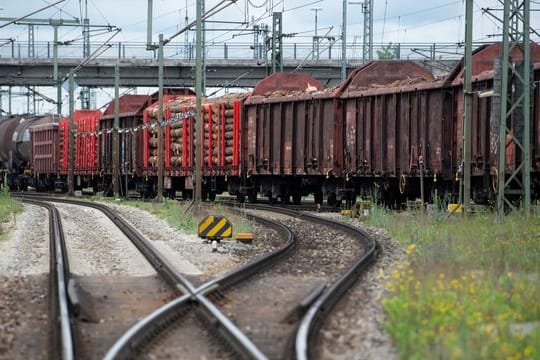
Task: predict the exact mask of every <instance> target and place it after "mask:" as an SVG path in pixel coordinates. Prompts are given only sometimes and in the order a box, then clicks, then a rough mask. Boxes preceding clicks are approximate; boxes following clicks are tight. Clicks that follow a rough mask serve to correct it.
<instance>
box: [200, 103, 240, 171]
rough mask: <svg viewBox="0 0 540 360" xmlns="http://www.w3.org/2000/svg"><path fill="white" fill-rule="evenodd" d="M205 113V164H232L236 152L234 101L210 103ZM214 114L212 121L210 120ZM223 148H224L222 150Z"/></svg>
mask: <svg viewBox="0 0 540 360" xmlns="http://www.w3.org/2000/svg"><path fill="white" fill-rule="evenodd" d="M221 100H222V99H221ZM203 114H204V127H203V128H204V143H203V144H204V152H203V161H204V165H205V166H208V165H209V163H211V164H212V165H214V166H217V165H221V164H224V165H232V163H233V153H234V103H233V102H230V101H225V102H222V103H208V104H204V105H203ZM210 116H212V122H210ZM222 149H223V150H222Z"/></svg>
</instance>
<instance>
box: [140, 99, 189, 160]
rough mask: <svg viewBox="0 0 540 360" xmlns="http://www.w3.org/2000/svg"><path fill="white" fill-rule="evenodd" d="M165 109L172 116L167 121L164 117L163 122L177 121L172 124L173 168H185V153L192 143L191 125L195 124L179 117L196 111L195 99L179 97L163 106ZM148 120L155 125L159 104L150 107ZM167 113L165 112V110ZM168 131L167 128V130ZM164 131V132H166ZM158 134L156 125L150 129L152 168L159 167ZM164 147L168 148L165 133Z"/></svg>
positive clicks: (149, 156) (149, 155)
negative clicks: (186, 112) (184, 113)
mask: <svg viewBox="0 0 540 360" xmlns="http://www.w3.org/2000/svg"><path fill="white" fill-rule="evenodd" d="M163 108H164V109H168V111H170V113H171V116H170V119H166V118H165V116H164V117H163V120H165V121H167V120H171V119H174V120H175V121H174V122H172V123H171V124H170V132H171V166H173V167H181V166H184V165H183V163H182V161H183V152H184V150H185V149H188V148H189V147H188V146H189V141H190V137H189V134H190V131H191V129H190V128H191V124H193V119H192V118H184V117H183V116H179V115H180V113H182V112H184V111H185V110H187V111H193V112H194V111H195V98H194V97H192V96H188V97H186V96H178V97H177V98H175V99H174V100H170V101H168V102H167V103H165V104H164V106H163ZM147 110H148V118H149V120H150V124H155V123H156V122H157V119H158V111H159V105H158V104H157V103H155V104H153V105H152V106H150V107H149V108H148V109H147ZM164 113H165V110H164ZM184 122H185V124H186V126H187V128H186V133H187V134H188V136H187V137H186V141H187V142H186V144H185V146H184ZM165 129H166V128H165ZM165 129H164V131H165ZM158 132H159V127H158V125H157V124H156V126H155V127H151V128H150V129H149V134H150V139H149V141H148V143H149V144H148V145H149V149H150V150H149V154H148V163H149V164H150V165H151V166H152V167H157V166H158V151H159V150H158V145H159V140H158ZM163 139H164V141H163V146H166V142H165V132H164V135H163ZM185 166H189V164H186V165H185Z"/></svg>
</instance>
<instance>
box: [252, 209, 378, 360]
mask: <svg viewBox="0 0 540 360" xmlns="http://www.w3.org/2000/svg"><path fill="white" fill-rule="evenodd" d="M246 207H247V208H256V209H258V210H267V211H274V212H279V213H282V214H285V215H289V216H293V217H296V218H303V219H306V220H308V221H312V222H316V223H318V224H321V223H322V224H325V225H328V226H332V227H339V228H340V229H341V230H343V231H345V232H346V233H348V234H349V235H351V236H353V237H355V238H357V239H358V240H359V242H360V243H361V244H362V245H363V247H364V249H365V252H364V254H363V255H362V256H361V257H360V258H358V259H357V260H356V261H355V262H354V263H353V264H352V265H351V266H350V267H349V268H348V269H347V271H345V272H344V273H343V274H342V275H341V276H340V277H339V278H337V279H336V280H335V281H334V282H333V283H332V284H331V285H330V286H329V287H328V288H327V289H326V290H325V291H324V292H323V293H322V294H321V296H319V297H318V298H317V299H316V300H315V302H314V303H313V304H312V305H311V306H310V308H309V309H308V311H307V312H306V314H305V315H304V317H303V318H302V320H301V322H300V325H299V327H298V329H297V332H296V334H295V341H294V347H295V349H294V351H295V354H294V356H295V357H296V358H297V359H301V360H304V359H308V358H309V349H312V348H313V341H314V335H315V334H316V333H317V331H318V330H319V329H320V327H321V326H322V324H323V321H324V319H325V317H326V316H327V315H328V314H329V313H330V311H331V310H332V308H333V306H334V305H335V304H336V303H337V301H338V300H339V299H340V298H341V297H342V296H343V294H345V292H346V291H347V290H348V289H349V288H350V287H351V286H352V285H353V284H354V283H355V282H356V280H357V279H358V278H359V277H360V275H361V274H362V273H363V272H364V271H365V270H366V269H367V268H368V267H369V265H371V264H372V263H373V262H374V261H375V259H376V258H377V255H378V247H377V242H376V241H375V240H374V239H373V238H372V237H371V236H369V234H368V233H367V232H365V231H364V230H362V229H358V228H356V227H354V226H351V225H349V224H345V223H342V222H336V221H333V220H330V219H325V218H322V217H319V216H316V215H311V214H308V213H305V212H301V213H299V212H297V211H293V210H290V209H285V208H280V207H273V206H267V205H257V206H254V205H246Z"/></svg>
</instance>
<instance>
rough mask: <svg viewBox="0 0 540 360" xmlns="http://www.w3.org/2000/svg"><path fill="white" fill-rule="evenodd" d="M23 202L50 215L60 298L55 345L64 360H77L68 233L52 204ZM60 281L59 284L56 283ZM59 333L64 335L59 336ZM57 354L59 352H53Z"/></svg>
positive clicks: (55, 287) (54, 313)
mask: <svg viewBox="0 0 540 360" xmlns="http://www.w3.org/2000/svg"><path fill="white" fill-rule="evenodd" d="M23 202H25V203H27V204H32V205H36V206H41V207H44V208H46V209H47V211H48V212H49V239H50V240H49V241H50V248H51V256H50V257H51V260H50V269H49V271H50V273H51V274H50V276H52V277H53V278H54V279H53V280H52V282H53V284H52V288H53V289H52V290H53V291H54V294H52V296H51V297H52V298H54V299H56V302H57V304H56V306H54V305H52V306H51V312H52V314H51V318H50V321H52V322H54V323H55V328H54V330H53V333H52V339H51V340H52V344H53V345H54V346H58V347H60V348H61V349H62V350H61V358H62V359H63V360H72V359H74V357H75V348H74V343H73V331H72V328H71V322H70V315H71V312H70V306H69V299H68V294H67V285H68V281H69V261H68V257H67V252H66V245H65V240H64V231H63V229H62V222H61V219H60V214H59V212H58V209H57V208H56V207H55V206H54V205H51V204H48V203H45V202H43V201H40V200H30V199H24V200H23ZM54 280H56V281H54ZM58 334H60V336H59V337H58ZM51 350H52V351H57V350H56V349H51Z"/></svg>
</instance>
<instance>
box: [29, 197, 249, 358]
mask: <svg viewBox="0 0 540 360" xmlns="http://www.w3.org/2000/svg"><path fill="white" fill-rule="evenodd" d="M44 200H49V201H54V202H59V203H68V204H77V205H82V206H90V207H92V208H95V209H99V210H101V211H103V212H104V213H105V214H106V215H107V216H108V217H109V218H110V219H111V220H113V222H115V224H117V225H118V226H119V228H120V229H121V230H122V232H124V233H125V234H126V235H127V236H128V237H129V238H130V240H132V241H133V242H134V244H135V245H136V246H137V247H138V248H139V250H140V251H141V252H143V253H144V254H145V256H146V257H147V260H148V261H149V262H150V263H152V265H153V266H154V267H155V268H156V270H157V272H158V273H159V274H160V276H161V277H163V279H164V280H165V281H166V282H167V283H168V284H169V286H170V288H171V289H173V290H175V291H176V292H178V291H179V292H180V293H181V294H188V295H186V296H185V297H184V299H185V298H188V299H189V301H187V302H186V304H188V305H189V306H192V305H193V299H192V297H193V296H202V295H197V294H194V291H193V290H194V287H193V285H192V284H191V283H190V282H189V281H188V280H187V279H186V278H185V277H184V276H183V275H182V274H180V273H179V272H178V271H177V270H176V269H175V268H174V266H173V265H172V264H170V263H169V262H168V261H167V260H166V259H165V258H163V257H162V256H161V254H159V252H157V251H156V249H155V248H153V246H152V244H150V242H149V241H148V240H147V239H145V238H144V237H143V236H142V235H140V234H139V233H138V232H137V231H136V230H135V229H134V228H133V227H132V226H131V225H129V224H128V223H127V222H126V221H125V220H123V219H122V218H120V217H119V216H117V215H116V214H115V213H114V211H112V210H110V209H109V208H107V207H106V206H103V205H100V204H93V203H88V202H81V201H74V200H67V199H58V198H54V199H45V198H43V197H41V196H38V197H36V198H31V197H28V196H26V197H25V198H24V200H23V201H25V202H28V203H32V204H35V205H40V206H45V207H47V208H48V209H49V210H50V212H51V214H53V215H54V216H55V217H54V219H53V218H51V222H50V223H51V224H53V225H54V226H55V227H56V228H57V229H58V230H55V231H51V234H54V235H55V241H57V242H62V240H61V239H62V236H63V235H62V231H61V227H62V225H61V222H60V221H59V215H58V210H57V209H56V207H55V206H53V205H51V204H49V203H45V202H44ZM51 216H52V215H51ZM57 239H59V240H57ZM58 248H59V249H64V251H62V252H61V255H62V259H60V258H59V257H57V256H55V257H51V262H53V263H55V264H66V265H67V261H66V260H65V259H67V256H66V254H67V250H65V249H66V245H65V242H64V245H59V246H58V247H56V248H55V249H58ZM55 253H59V252H58V251H55ZM58 266H59V265H58ZM62 269H63V270H62V271H61V276H60V275H59V276H54V277H55V278H56V277H60V278H62V279H63V281H62V282H61V283H57V284H56V285H55V289H56V291H55V292H54V293H52V294H53V295H54V294H56V293H58V294H60V295H59V296H56V295H55V296H54V297H53V298H55V299H56V298H58V299H59V300H58V301H56V300H55V301H53V302H51V308H52V309H53V310H54V311H55V313H52V314H51V317H50V318H51V319H56V318H60V319H61V320H62V321H61V324H63V326H62V328H61V329H60V330H55V331H54V332H53V335H54V336H53V339H55V340H53V341H52V349H56V350H55V351H59V354H57V355H58V356H56V355H55V356H54V357H55V358H63V359H71V358H94V357H95V356H96V355H97V354H99V353H100V350H99V346H98V347H97V348H98V350H97V351H96V346H95V345H97V343H98V342H100V341H99V339H98V340H96V339H92V338H91V337H89V336H88V333H89V332H91V331H89V329H88V327H89V326H88V325H85V324H83V323H81V322H79V321H78V320H77V314H76V313H75V311H74V310H75V309H77V308H79V309H80V307H84V306H85V304H84V303H86V305H88V302H87V301H85V300H84V299H83V300H82V301H81V302H79V300H80V298H84V297H90V298H92V297H93V295H95V294H94V293H93V292H92V293H90V294H88V293H87V292H86V291H85V292H84V293H82V296H81V297H79V296H78V295H77V296H73V294H75V293H76V292H75V293H74V292H70V295H71V296H68V295H67V294H68V292H69V290H68V289H70V286H68V283H69V284H71V283H73V282H74V280H75V278H77V277H76V276H73V274H70V271H69V266H66V267H65V268H64V266H62ZM51 278H52V277H51ZM77 281H78V283H80V284H79V286H78V287H79V288H81V287H83V285H84V287H86V288H87V289H88V287H89V284H90V283H92V282H93V281H90V283H89V282H88V279H86V281H85V280H81V279H80V278H79V279H77ZM97 282H99V281H97ZM94 285H96V282H95V281H94ZM118 286H119V287H122V286H123V284H119V285H118ZM98 287H99V286H98ZM101 287H103V286H101ZM71 288H73V287H71ZM95 290H96V288H95V287H94V288H93V291H95ZM109 290H111V289H110V288H109ZM138 290H139V291H141V292H144V291H149V292H152V290H149V288H148V284H147V283H145V284H144V285H140V286H139V288H138ZM131 291H133V289H131ZM162 291H163V290H161V292H162ZM158 292H159V291H158ZM80 294H81V293H79V295H80ZM107 296H109V297H113V299H112V302H113V303H114V302H121V303H122V304H121V305H120V306H119V307H118V304H117V307H116V311H121V310H122V309H121V308H122V307H129V306H130V305H133V303H130V302H129V301H127V302H126V301H125V300H126V299H123V300H122V299H119V298H115V297H114V295H112V296H111V293H108V295H107ZM164 297H165V298H170V299H169V300H172V299H173V298H177V297H178V296H169V295H167V294H165V296H164ZM127 298H128V299H129V298H130V297H129V296H128V297H127ZM132 298H134V299H135V300H136V302H137V301H141V299H143V300H144V295H141V294H139V293H136V294H133V296H132ZM163 302H165V301H163V298H162V299H161V303H163ZM167 302H168V301H167ZM199 302H200V303H205V301H204V300H202V301H199ZM153 305H154V306H153V307H152V308H151V309H149V308H144V309H141V306H139V307H138V310H139V311H137V313H136V314H135V318H133V317H132V320H133V321H132V322H133V323H134V322H135V320H136V319H137V318H140V317H142V316H143V315H145V314H147V313H149V312H150V311H151V310H154V309H155V308H156V307H157V305H156V304H155V303H154V304H153ZM204 306H205V308H206V309H207V310H206V316H207V317H208V318H211V321H208V324H210V327H217V328H219V329H221V336H224V337H225V338H229V339H233V338H234V339H236V338H239V337H240V339H241V340H239V341H237V342H238V343H239V344H240V345H236V348H237V349H238V351H244V352H245V351H246V350H245V349H244V350H242V349H243V348H249V347H250V344H249V340H248V339H242V338H241V336H242V334H241V333H239V332H238V331H237V330H236V329H235V328H234V325H233V324H231V323H230V322H227V319H226V318H225V317H224V316H222V315H221V314H219V312H217V311H215V308H213V307H212V305H211V304H209V303H205V304H204ZM93 310H95V309H93ZM141 310H144V314H142V313H141ZM176 310H178V309H176ZM113 311H114V310H113ZM182 311H183V309H180V311H176V312H175V314H174V315H173V316H175V317H178V316H179V314H181V313H182ZM83 312H86V313H88V309H83ZM128 312H134V311H133V309H131V308H130V309H129V311H128ZM57 313H60V314H62V316H60V317H59V316H57ZM132 316H133V315H132ZM85 320H87V319H85ZM170 321H171V318H168V319H167V320H166V322H167V323H168V322H170ZM99 323H100V322H99V321H98V325H95V324H94V325H90V327H94V328H95V327H96V326H99ZM75 325H77V326H75ZM162 325H163V324H162V323H161V324H154V325H153V329H151V330H150V332H152V333H156V332H158V330H159V329H160V327H161V326H162ZM194 326H195V325H194V324H193V322H191V323H188V324H187V326H184V330H185V329H189V330H188V331H187V332H186V331H184V332H185V333H187V334H188V338H189V337H191V339H197V343H198V344H201V343H204V341H205V340H204V339H202V338H204V337H206V339H207V340H208V341H207V342H206V343H205V344H204V346H202V348H204V349H210V350H209V353H208V354H207V355H209V356H212V355H215V354H216V353H217V354H223V353H226V352H227V350H223V349H217V350H216V347H219V346H221V345H222V344H218V343H216V342H215V341H213V340H212V338H211V337H210V336H209V334H212V333H214V332H213V331H208V330H205V329H202V330H201V329H200V324H199V328H198V329H197V330H194ZM124 331H125V329H124ZM95 332H96V331H94V332H93V333H94V334H95ZM105 333H106V334H107V335H108V336H111V335H112V334H111V333H110V331H105ZM57 334H61V335H57ZM231 334H232V335H231ZM117 335H118V336H120V335H121V334H117ZM146 335H148V334H146ZM200 335H203V336H200ZM118 336H115V337H113V338H112V339H115V338H117V337H118ZM184 338H185V337H184ZM201 339H202V340H201ZM101 340H103V338H101ZM110 340H111V339H109V341H110ZM229 341H231V342H234V341H235V340H229ZM185 342H186V343H187V344H189V341H188V340H185ZM104 343H105V344H107V341H104ZM110 345H112V344H110ZM102 346H103V345H102ZM130 347H131V349H130V353H131V350H133V343H132V344H130ZM59 349H61V350H59ZM92 349H93V351H92ZM247 351H249V354H251V353H253V352H254V351H255V352H256V349H255V350H253V349H249V350H247ZM203 355H205V354H203ZM196 356H200V353H197V354H196ZM250 356H251V355H249V356H246V357H250ZM230 357H231V358H233V356H232V355H231V356H230Z"/></svg>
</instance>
